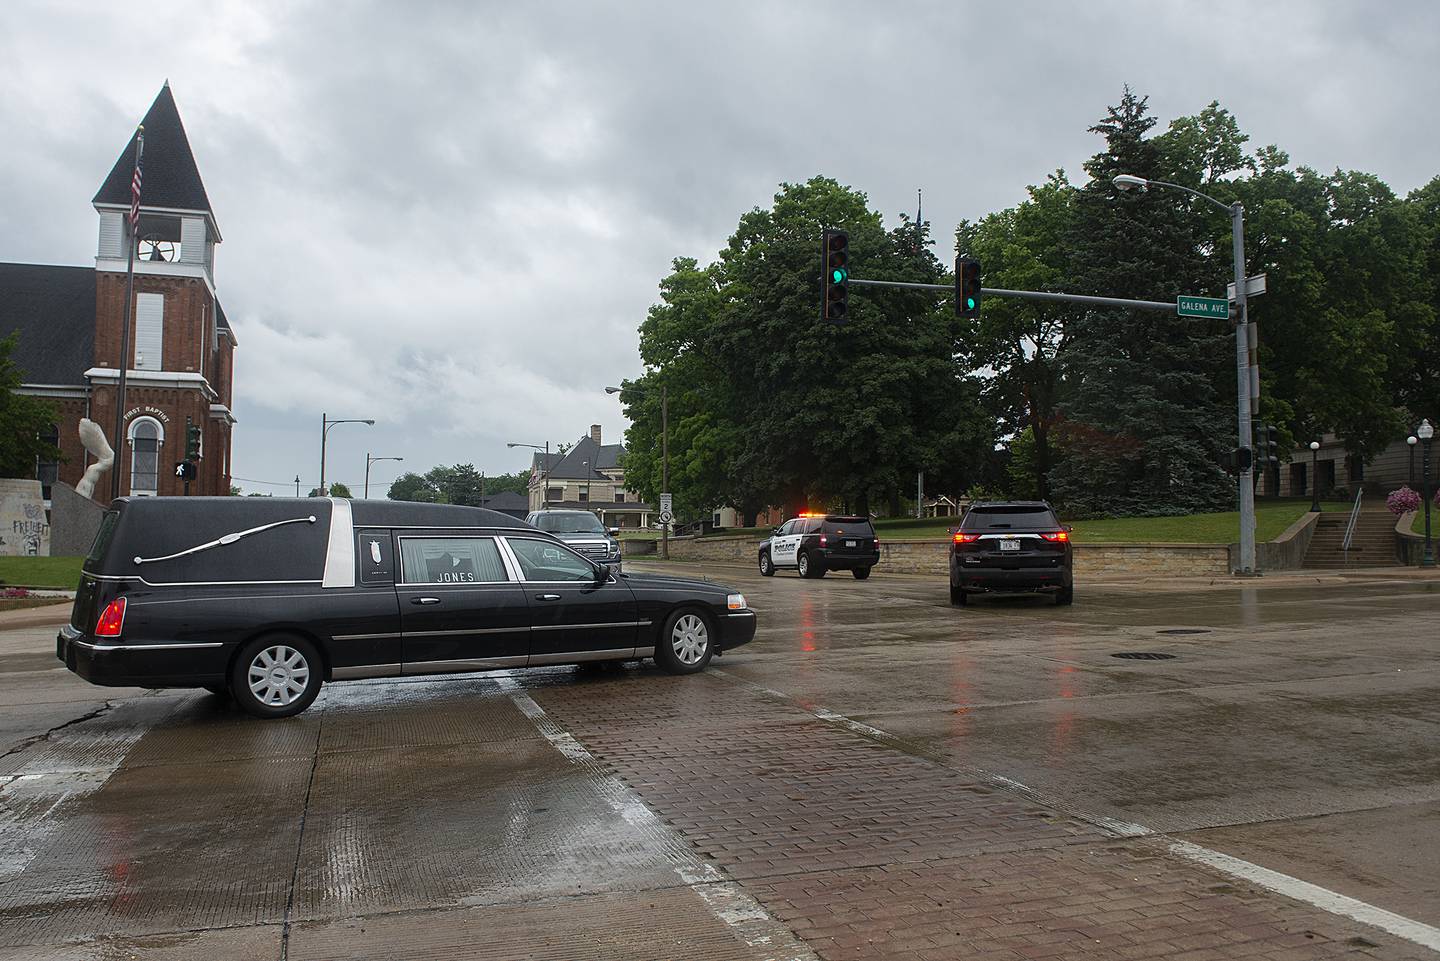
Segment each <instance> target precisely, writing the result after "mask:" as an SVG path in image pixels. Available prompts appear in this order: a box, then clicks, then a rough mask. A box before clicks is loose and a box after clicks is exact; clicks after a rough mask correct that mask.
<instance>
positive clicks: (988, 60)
mask: <svg viewBox="0 0 1440 961" xmlns="http://www.w3.org/2000/svg"><path fill="white" fill-rule="evenodd" d="M1383 10H1384V13H1385V16H1383V17H1381V16H1376V15H1375V14H1374V13H1373V12H1372V11H1371V10H1370V9H1368V8H1365V9H1361V8H1356V7H1354V5H1343V4H1340V3H1308V2H1292V3H1282V4H1267V5H1263V6H1261V7H1259V8H1256V7H1254V6H1253V5H1250V4H1242V3H1238V2H1223V3H1218V4H1206V5H1198V4H1185V5H1180V4H1154V3H1149V4H1142V3H1118V2H1111V3H1105V2H1097V3H1091V4H1085V5H1076V4H1068V3H1049V4H1041V3H1010V4H994V3H990V4H982V3H974V2H965V3H960V2H955V3H940V2H930V3H907V4H890V5H883V6H876V5H874V4H863V3H858V2H850V0H845V2H828V3H826V2H807V3H797V4H788V5H781V4H765V3H758V2H749V3H735V4H727V5H723V6H700V5H691V4H673V3H671V4H666V3H658V2H652V3H623V4H622V3H610V4H603V5H602V4H581V3H559V2H551V3H535V4H502V3H444V4H442V3H423V4H415V5H403V6H402V5H399V4H394V3H378V2H375V3H366V2H353V3H345V4H321V3H312V4H289V3H278V2H277V3H271V4H262V3H240V2H236V3H220V4H216V5H212V6H211V7H209V8H207V9H206V10H205V11H200V10H199V9H196V10H194V11H192V12H190V13H188V14H187V15H186V16H184V17H174V18H158V19H154V20H150V19H147V21H146V27H145V30H144V31H143V32H141V33H137V32H136V31H135V30H134V29H133V26H132V25H131V22H130V21H131V19H132V18H131V17H130V15H129V13H128V12H127V11H126V10H124V9H122V8H118V7H114V6H113V5H110V6H105V5H89V6H86V5H72V6H61V7H56V6H55V5H52V4H47V3H39V2H36V3H28V4H27V3H21V4H8V5H6V8H5V11H4V12H3V13H0V21H3V22H0V62H5V63H7V64H8V65H9V69H8V71H7V81H8V82H7V91H6V96H5V97H4V98H0V119H3V121H4V122H5V129H6V130H7V131H8V132H9V137H8V138H7V149H6V150H5V151H4V152H3V153H0V176H3V177H4V182H5V183H6V184H7V185H8V186H9V195H8V197H7V202H6V203H5V204H3V205H0V259H6V260H22V261H38V262H53V263H85V262H87V260H88V258H89V257H91V256H93V248H94V237H95V222H94V215H93V211H91V210H90V208H89V206H88V201H89V198H90V196H91V195H92V194H93V193H94V190H95V188H96V186H97V185H98V183H99V181H100V179H101V178H102V177H103V176H104V174H105V173H106V171H107V170H108V169H109V166H110V164H111V163H112V162H113V161H114V158H115V156H116V154H117V153H118V151H119V149H120V147H121V145H122V144H123V143H124V140H125V137H126V133H127V132H128V130H129V129H130V125H131V124H133V123H134V122H135V121H136V119H138V117H139V116H140V115H141V113H142V112H143V111H144V109H145V107H146V106H147V105H148V104H149V102H150V100H151V98H153V96H154V94H155V92H156V90H157V89H158V88H159V85H160V83H161V81H162V80H163V79H165V78H166V77H168V78H169V79H170V80H171V83H172V86H173V88H174V90H175V94H176V98H177V101H178V103H179V106H180V110H181V113H182V116H183V117H184V119H185V122H186V126H187V129H188V131H189V134H190V137H191V141H192V144H193V146H194V149H195V152H196V156H197V160H198V161H199V163H200V167H201V172H202V174H203V175H204V177H205V182H206V186H207V188H208V189H209V192H210V196H211V199H212V201H213V202H214V204H215V207H216V213H217V215H218V217H219V220H220V224H221V228H222V230H223V231H224V234H225V238H226V241H225V243H224V244H223V245H222V247H221V248H220V250H219V253H218V257H217V267H216V271H217V280H218V282H219V285H220V289H221V296H222V298H223V300H224V302H225V305H226V309H227V312H228V313H229V316H230V317H231V320H232V322H233V323H234V326H235V328H236V331H237V334H238V336H239V338H240V341H241V348H240V352H239V354H238V357H237V374H236V378H237V379H236V390H237V403H236V407H237V414H238V415H239V417H240V418H241V425H240V428H239V429H238V430H237V434H236V451H235V455H236V456H235V473H236V474H237V475H238V476H241V477H250V478H259V479H263V480H285V479H287V478H293V477H294V475H295V473H296V472H297V471H298V472H300V473H301V474H302V475H303V480H302V484H303V486H305V487H307V488H308V486H311V485H312V484H313V483H314V481H315V478H316V474H317V472H318V449H317V448H318V442H317V435H318V429H319V428H318V423H317V422H318V420H319V413H320V411H321V410H328V411H329V412H330V413H331V414H339V415H344V416H364V417H370V416H373V417H375V418H376V419H377V420H378V421H380V423H379V424H378V425H377V426H376V427H375V428H373V429H371V428H363V427H361V428H348V427H347V428H342V429H338V430H337V431H335V432H334V433H333V434H332V438H333V439H334V441H335V444H334V447H333V450H334V456H335V457H336V458H338V459H339V460H338V461H337V462H336V463H337V464H344V465H345V466H344V467H338V466H337V467H332V469H331V474H332V475H333V476H336V477H339V478H340V479H342V480H346V481H352V480H353V481H355V482H356V483H358V482H359V480H360V479H361V475H362V474H363V464H364V452H365V451H366V450H367V449H368V450H371V451H374V452H375V453H377V454H393V455H403V456H405V457H406V463H405V464H404V465H395V464H385V465H382V468H383V471H382V468H377V473H381V472H383V473H384V475H385V476H386V477H387V478H388V477H389V476H393V473H394V471H395V470H396V469H398V468H400V467H402V466H403V467H416V468H419V469H424V468H426V467H428V466H430V465H432V464H434V463H437V462H446V463H452V462H456V461H474V462H475V463H476V464H477V465H478V466H482V467H484V468H485V469H487V470H489V471H491V472H495V471H500V470H514V469H517V468H519V467H521V466H523V465H524V464H525V463H527V462H528V453H527V452H521V451H508V450H507V449H506V448H505V447H504V443H505V441H507V440H519V441H533V442H542V441H543V440H544V439H546V438H549V439H551V440H552V441H563V440H574V439H575V438H576V437H578V436H579V435H580V434H581V433H582V432H583V431H584V430H585V429H586V427H587V426H588V425H589V424H590V423H592V422H594V423H600V424H603V425H604V427H605V430H606V433H607V435H609V436H611V437H618V436H619V434H620V432H621V431H622V430H623V428H624V422H623V418H622V417H621V415H620V410H619V406H618V404H616V403H615V401H614V400H613V398H609V397H607V396H605V395H604V394H603V393H601V388H603V387H604V386H605V385H606V384H608V383H612V382H615V381H618V380H619V379H621V378H622V377H625V376H631V375H634V374H635V373H637V372H638V368H639V360H638V356H637V354H636V349H635V328H636V326H637V324H638V323H639V321H640V320H641V319H642V318H643V316H644V314H645V310H646V308H647V307H648V306H649V305H650V304H651V303H652V302H653V300H654V298H655V288H656V283H657V282H658V280H659V279H660V278H661V277H662V276H663V275H664V273H665V272H666V271H667V268H668V265H669V262H670V259H671V258H672V257H675V256H681V255H688V256H695V257H698V258H701V259H707V258H710V257H713V256H714V254H715V252H716V251H717V250H718V249H719V248H720V247H721V246H722V244H723V243H724V240H725V237H726V236H727V235H728V234H729V232H730V231H731V230H732V229H733V227H734V225H735V222H736V219H737V218H738V216H739V215H740V214H741V213H742V212H743V211H745V210H747V209H749V208H750V207H752V206H757V205H758V206H764V205H766V204H768V202H769V199H770V197H771V195H772V194H773V193H774V191H775V188H776V185H777V184H778V183H779V182H781V181H795V180H803V179H805V178H808V177H809V176H811V175H813V174H816V173H824V174H827V175H830V176H834V177H836V178H838V179H840V180H841V181H843V182H847V183H850V184H853V185H854V186H856V187H859V188H861V189H863V190H865V191H867V192H868V193H869V195H870V199H871V202H872V204H873V205H875V206H876V207H877V208H878V209H880V210H882V211H883V212H884V213H885V214H886V216H887V218H888V219H889V220H891V221H892V222H893V221H894V219H895V216H896V214H898V212H900V211H901V210H904V211H906V212H911V211H913V208H914V196H915V195H914V191H915V188H916V187H917V186H923V187H924V188H925V197H926V201H925V212H926V216H927V218H928V219H930V220H931V221H932V222H933V223H934V225H935V234H936V236H937V237H938V238H940V239H941V242H942V246H948V245H946V244H945V238H946V237H948V235H949V233H950V231H951V230H952V228H953V226H954V224H955V222H956V221H957V220H959V219H960V218H962V217H968V218H974V217H978V216H982V215H983V214H985V213H986V212H989V211H991V210H995V209H999V208H1001V207H1004V206H1007V205H1009V204H1012V203H1015V202H1016V201H1018V200H1019V199H1021V198H1022V197H1023V196H1024V190H1025V186H1026V185H1027V184H1030V183H1036V182H1039V181H1040V180H1041V179H1043V178H1044V176H1045V175H1046V174H1047V173H1049V172H1050V171H1052V170H1054V169H1055V168H1056V167H1065V168H1066V169H1067V170H1068V171H1069V172H1070V174H1071V176H1072V177H1074V178H1077V179H1079V178H1081V177H1082V176H1083V174H1082V172H1081V170H1080V165H1081V163H1082V162H1083V161H1084V159H1085V158H1086V157H1088V156H1089V155H1090V154H1091V153H1093V152H1094V151H1095V149H1096V147H1097V143H1098V141H1097V139H1096V138H1095V137H1094V136H1093V135H1090V134H1087V133H1086V128H1087V127H1088V126H1089V125H1090V124H1091V123H1093V122H1094V121H1096V120H1097V119H1098V118H1099V117H1100V116H1101V115H1102V113H1103V112H1104V109H1105V106H1106V105H1107V104H1109V103H1112V102H1114V101H1115V100H1116V99H1118V96H1119V93H1120V89H1121V86H1122V84H1125V83H1129V84H1131V85H1132V86H1133V87H1134V88H1136V89H1137V90H1139V91H1140V92H1142V93H1147V94H1149V95H1150V96H1151V103H1152V106H1153V107H1154V109H1155V112H1156V114H1157V115H1158V116H1159V117H1160V118H1161V120H1162V122H1165V121H1168V120H1169V119H1171V118H1172V117H1174V116H1177V115H1181V114H1186V113H1193V112H1195V111H1197V110H1199V109H1200V108H1202V107H1203V106H1204V105H1205V104H1206V103H1208V102H1209V101H1210V100H1212V99H1219V100H1220V101H1221V102H1222V104H1223V105H1224V106H1226V107H1228V108H1229V109H1231V110H1232V111H1233V112H1234V113H1235V114H1236V115H1237V117H1238V118H1239V120H1240V123H1241V125H1242V128H1243V129H1244V130H1246V131H1247V132H1248V133H1249V134H1250V135H1251V136H1252V138H1253V140H1252V142H1253V143H1255V144H1257V145H1258V144H1265V143H1277V144H1279V145H1280V146H1281V147H1283V148H1285V149H1287V150H1289V151H1290V152H1291V154H1292V156H1293V157H1294V159H1295V160H1296V161H1297V162H1302V163H1306V164H1309V165H1312V166H1315V167H1318V168H1320V169H1322V170H1325V169H1332V168H1334V167H1347V168H1357V169H1363V170H1367V171H1371V172H1373V173H1375V174H1377V175H1379V176H1380V177H1382V178H1384V179H1385V180H1386V181H1388V182H1389V183H1390V184H1391V185H1392V186H1394V187H1395V188H1396V189H1397V190H1400V191H1402V192H1403V191H1406V190H1409V189H1412V188H1414V187H1416V186H1419V185H1420V184H1422V183H1424V182H1425V181H1427V180H1428V179H1429V178H1430V177H1432V176H1434V175H1435V174H1436V173H1437V172H1440V171H1437V170H1436V166H1437V165H1436V163H1435V158H1436V157H1437V156H1440V150H1437V147H1440V133H1437V128H1436V127H1435V126H1434V125H1433V124H1429V123H1426V122H1424V119H1423V118H1424V116H1425V114H1424V113H1423V112H1422V111H1423V110H1424V107H1425V105H1428V104H1429V103H1431V102H1433V101H1434V100H1435V99H1436V95H1437V94H1440V90H1437V87H1440V72H1437V71H1436V70H1435V69H1434V66H1433V64H1434V63H1435V62H1436V60H1437V57H1436V53H1437V50H1436V45H1437V39H1436V38H1437V37H1440V13H1437V8H1435V7H1433V5H1430V4H1426V3H1421V2H1412V3H1397V4H1390V5H1387V6H1386V7H1384V8H1383ZM1222 37H1225V38H1229V39H1227V40H1222V39H1221V38H1222ZM942 252H943V251H942ZM755 346H756V350H757V351H763V350H764V349H765V345H764V344H759V343H757V344H756V345H755ZM356 464H358V465H359V466H358V467H356V466H355V465H356ZM246 486H249V485H246Z"/></svg>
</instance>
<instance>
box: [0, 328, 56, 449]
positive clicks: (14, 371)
mask: <svg viewBox="0 0 1440 961" xmlns="http://www.w3.org/2000/svg"><path fill="white" fill-rule="evenodd" d="M17 340H18V335H17V334H11V335H10V336H9V337H5V338H0V477H34V476H35V466H36V462H37V461H41V460H58V459H59V458H60V451H59V449H58V448H56V447H55V446H54V445H53V444H49V443H47V442H45V441H43V440H41V438H42V437H44V436H46V435H47V434H48V433H49V432H50V427H51V425H53V424H54V423H55V422H56V421H57V420H58V415H57V414H56V413H55V405H54V404H51V403H50V402H49V401H45V400H41V399H40V398H38V397H31V396H29V395H27V394H19V393H16V390H17V389H18V388H19V386H20V384H21V383H22V382H23V380H24V376H25V375H24V372H23V371H21V370H20V368H19V367H16V366H15V363H14V362H13V361H12V360H11V359H10V355H11V353H12V352H13V351H14V350H15V344H16V342H17Z"/></svg>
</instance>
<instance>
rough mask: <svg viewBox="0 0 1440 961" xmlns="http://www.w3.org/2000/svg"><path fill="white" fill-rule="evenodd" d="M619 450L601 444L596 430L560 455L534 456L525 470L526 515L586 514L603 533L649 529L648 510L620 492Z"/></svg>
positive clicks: (592, 428) (629, 494)
mask: <svg viewBox="0 0 1440 961" xmlns="http://www.w3.org/2000/svg"><path fill="white" fill-rule="evenodd" d="M624 455H625V446H624V445H623V444H605V443H602V442H601V431H600V425H599V424H592V425H591V426H590V433H589V434H586V435H585V436H584V437H581V438H580V439H579V440H578V441H576V442H575V444H574V445H573V446H572V447H570V448H569V449H568V450H566V451H565V452H564V453H560V452H558V451H551V452H550V453H549V454H546V453H544V452H540V451H537V452H536V454H535V457H534V459H533V460H532V461H531V465H530V509H531V510H534V511H538V510H541V509H545V508H548V509H551V510H588V511H591V512H592V513H594V514H595V515H596V516H598V517H599V518H600V520H601V522H602V523H604V524H605V526H606V527H619V528H625V529H636V528H646V527H649V526H650V515H651V513H652V512H653V508H652V507H651V506H650V505H649V504H646V503H644V502H643V501H641V500H640V497H639V495H637V494H636V493H635V492H634V491H631V490H629V489H627V488H626V487H625V467H624V464H623V458H624Z"/></svg>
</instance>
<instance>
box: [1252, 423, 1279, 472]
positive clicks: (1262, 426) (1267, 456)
mask: <svg viewBox="0 0 1440 961" xmlns="http://www.w3.org/2000/svg"><path fill="white" fill-rule="evenodd" d="M1255 457H1256V460H1257V461H1258V462H1259V463H1260V465H1261V466H1262V467H1268V466H1270V465H1272V464H1278V463H1280V431H1279V430H1278V429H1276V427H1275V425H1274V424H1267V423H1265V422H1264V421H1261V422H1259V423H1257V424H1256V425H1255Z"/></svg>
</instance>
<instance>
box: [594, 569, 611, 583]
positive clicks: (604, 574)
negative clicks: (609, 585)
mask: <svg viewBox="0 0 1440 961" xmlns="http://www.w3.org/2000/svg"><path fill="white" fill-rule="evenodd" d="M609 579H610V568H608V567H606V566H605V565H604V564H596V565H595V583H596V584H604V583H605V582H606V581H608V580H609Z"/></svg>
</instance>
